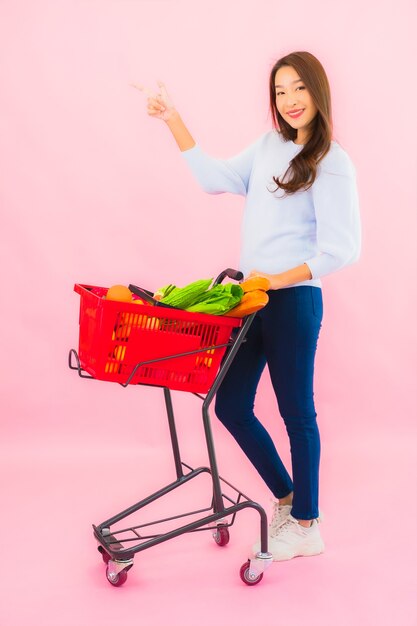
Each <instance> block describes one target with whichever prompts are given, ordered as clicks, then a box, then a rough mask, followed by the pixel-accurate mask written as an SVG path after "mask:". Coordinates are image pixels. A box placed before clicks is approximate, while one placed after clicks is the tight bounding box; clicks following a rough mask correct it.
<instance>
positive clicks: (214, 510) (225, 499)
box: [68, 269, 272, 586]
mask: <svg viewBox="0 0 417 626" xmlns="http://www.w3.org/2000/svg"><path fill="white" fill-rule="evenodd" d="M225 276H229V277H230V278H234V279H235V280H240V279H241V278H239V273H238V272H236V271H235V270H230V269H228V270H225V271H224V272H222V273H221V274H220V275H219V277H218V278H217V279H216V281H215V283H216V284H218V283H220V282H221V281H222V280H223V279H224V277H225ZM240 276H241V275H240ZM254 316H255V314H252V315H249V316H248V317H246V318H245V320H244V322H243V324H242V326H241V327H240V328H239V329H236V330H237V332H236V331H235V334H234V336H233V334H232V337H231V339H230V341H229V342H228V343H227V344H221V345H213V346H210V349H216V348H217V349H218V348H220V347H225V346H227V350H226V353H225V355H224V357H223V360H222V363H221V366H220V369H219V371H218V373H217V375H216V377H215V379H214V382H213V383H212V385H211V387H210V389H209V391H208V392H207V394H206V396H202V395H200V394H198V393H194V392H192V393H193V395H195V396H197V397H199V398H200V399H201V400H202V401H203V404H202V419H203V425H204V433H205V440H206V445H207V451H208V459H209V466H208V467H198V468H196V469H193V468H192V467H191V466H189V465H188V464H187V463H185V462H184V461H183V460H182V458H181V453H180V448H179V441H178V434H177V429H176V425H175V418H174V410H173V404H172V397H171V391H170V389H169V388H168V387H162V389H163V392H164V398H165V406H166V412H167V418H168V425H169V432H170V439H171V445H172V452H173V457H174V464H175V472H176V479H175V480H174V481H173V482H171V483H170V484H168V485H166V486H164V487H162V488H161V489H159V490H158V491H156V492H155V493H152V494H151V495H149V496H148V497H146V498H144V499H142V500H140V501H139V502H137V503H135V504H133V505H132V506H130V507H129V508H127V509H125V510H123V511H121V512H120V513H117V514H116V515H114V516H112V517H110V518H109V519H107V520H105V521H104V522H102V523H101V524H98V525H93V531H94V537H95V538H96V540H97V542H98V550H99V551H100V552H101V554H102V558H103V561H104V562H105V564H106V566H107V568H106V576H107V579H108V581H109V582H110V583H111V584H112V585H113V586H120V585H122V584H123V583H124V582H125V581H126V579H127V572H128V571H129V569H130V568H131V567H132V566H133V559H134V556H135V554H137V553H139V552H141V551H143V550H146V549H148V548H151V547H152V546H155V545H158V544H160V543H163V542H165V541H168V540H169V539H173V538H174V537H178V536H180V535H182V534H184V533H189V532H195V531H200V530H211V531H212V534H213V538H214V540H215V542H216V543H217V544H218V545H219V546H225V545H226V544H227V543H228V542H229V530H228V528H229V527H230V526H232V525H233V523H234V521H235V517H236V514H237V513H238V512H239V511H241V510H243V509H247V508H251V509H255V510H256V511H257V512H258V513H259V515H260V535H261V546H260V548H261V550H260V552H258V553H257V554H256V555H254V556H253V557H252V558H249V559H248V560H247V561H245V563H244V564H243V565H242V566H241V568H240V577H241V579H242V581H243V582H245V583H246V584H247V585H255V584H257V583H259V582H260V581H261V580H262V577H263V572H264V571H265V569H266V568H267V567H268V566H269V565H270V564H271V562H272V555H271V554H270V553H269V552H268V525H267V524H268V522H267V516H266V513H265V510H264V509H263V508H262V506H260V505H259V504H258V503H256V502H254V501H253V500H251V499H250V498H249V497H248V496H246V495H245V494H244V493H242V492H241V491H240V490H239V489H237V488H236V487H234V486H233V485H231V484H230V483H229V482H228V481H226V480H224V479H223V478H222V477H221V476H220V475H219V471H218V466H217V460H216V454H215V447H214V440H213V435H212V429H211V423H210V414H209V407H210V405H211V403H212V401H213V399H214V396H215V394H216V392H217V390H218V389H219V387H220V384H221V382H222V380H223V379H224V377H225V375H226V373H227V370H228V369H229V367H230V365H231V363H232V361H233V359H234V358H235V355H236V353H237V351H238V350H239V347H240V346H241V344H242V342H243V341H244V340H245V336H246V334H247V332H248V330H249V327H250V325H251V323H252V321H253V318H254ZM207 349H208V348H207V347H205V348H203V349H201V350H193V351H191V352H186V353H180V354H175V355H172V356H169V357H163V358H159V359H152V360H149V361H143V362H140V363H137V364H136V366H135V367H134V369H133V371H132V373H131V374H130V376H129V378H128V379H127V381H126V382H125V383H120V384H121V385H122V386H123V387H127V386H128V385H129V384H130V382H131V380H132V378H133V377H134V375H135V373H136V372H137V370H138V369H139V368H140V367H143V366H146V365H149V364H151V363H156V362H159V361H163V360H168V359H172V358H177V357H179V356H185V355H190V354H197V353H199V352H206V351H207ZM68 365H69V367H70V369H73V370H77V371H78V374H79V376H80V377H82V378H90V379H93V380H94V378H93V376H90V375H89V374H88V373H86V372H85V371H84V370H83V369H82V367H81V363H80V360H79V357H78V355H77V352H76V351H75V350H73V349H72V350H70V352H69V358H68ZM153 386H157V385H153ZM203 473H208V474H209V475H210V476H211V480H212V487H213V496H212V502H211V506H210V507H208V508H204V509H199V510H197V511H191V512H188V513H184V514H180V515H176V516H173V517H166V518H164V519H160V520H155V521H153V522H147V523H145V524H141V525H135V526H130V527H128V528H124V529H119V530H113V529H112V526H113V525H115V524H117V523H118V522H120V521H121V520H123V519H125V518H128V517H129V516H131V515H132V514H133V513H136V512H137V511H139V510H140V509H142V508H144V507H146V506H147V505H149V504H151V503H152V502H154V501H155V500H158V499H159V498H162V497H163V496H165V495H167V494H168V493H170V492H172V491H174V490H175V489H177V488H178V487H180V486H182V485H184V484H186V483H188V482H189V481H190V480H192V479H193V478H195V477H197V476H199V475H201V474H203ZM222 483H223V484H225V485H228V487H229V488H231V489H232V491H233V492H234V494H236V495H235V499H233V498H232V497H230V496H229V495H226V494H224V493H223V491H222ZM200 514H201V515H202V517H200V518H198V519H194V520H193V521H191V522H189V523H185V524H183V525H181V526H179V527H177V528H175V529H173V530H170V531H168V532H164V533H152V534H149V535H143V534H141V533H140V532H139V531H141V530H142V529H144V528H149V527H151V526H154V525H157V524H160V523H164V522H169V521H173V520H177V519H180V518H186V517H188V516H194V517H195V516H196V515H200ZM229 518H231V519H230V520H229ZM127 534H129V535H130V536H126V535H127ZM126 544H129V545H128V546H126Z"/></svg>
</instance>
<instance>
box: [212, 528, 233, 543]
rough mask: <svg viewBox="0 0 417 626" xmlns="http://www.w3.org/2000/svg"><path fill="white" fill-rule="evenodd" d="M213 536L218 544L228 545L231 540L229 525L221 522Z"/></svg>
mask: <svg viewBox="0 0 417 626" xmlns="http://www.w3.org/2000/svg"><path fill="white" fill-rule="evenodd" d="M213 538H214V541H215V542H216V543H217V545H218V546H227V544H228V543H229V540H230V535H229V529H228V528H227V526H222V525H220V524H219V526H217V530H216V531H215V532H214V533H213Z"/></svg>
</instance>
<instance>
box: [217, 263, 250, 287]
mask: <svg viewBox="0 0 417 626" xmlns="http://www.w3.org/2000/svg"><path fill="white" fill-rule="evenodd" d="M226 276H227V277H228V278H231V279H232V280H236V281H240V280H242V279H243V274H242V272H240V271H239V270H233V269H232V268H231V267H228V268H227V270H223V272H221V274H219V275H218V276H217V278H216V280H215V281H214V285H218V284H219V283H221V282H223V280H224V279H225V278H226Z"/></svg>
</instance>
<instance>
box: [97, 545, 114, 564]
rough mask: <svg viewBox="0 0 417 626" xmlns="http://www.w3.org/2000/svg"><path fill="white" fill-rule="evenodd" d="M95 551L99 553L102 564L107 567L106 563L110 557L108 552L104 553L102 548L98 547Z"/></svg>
mask: <svg viewBox="0 0 417 626" xmlns="http://www.w3.org/2000/svg"><path fill="white" fill-rule="evenodd" d="M97 550H98V551H99V552H100V554H101V558H102V559H103V561H104V563H105V564H106V565H107V563H108V562H109V561H110V559H111V556H110V554H109V553H108V552H106V551H105V549H104V548H103V546H98V548H97Z"/></svg>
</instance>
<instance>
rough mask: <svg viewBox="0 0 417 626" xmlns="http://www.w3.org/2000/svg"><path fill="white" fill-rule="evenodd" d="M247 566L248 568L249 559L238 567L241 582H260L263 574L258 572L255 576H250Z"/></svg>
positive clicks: (247, 583) (255, 583)
mask: <svg viewBox="0 0 417 626" xmlns="http://www.w3.org/2000/svg"><path fill="white" fill-rule="evenodd" d="M249 568H250V561H246V563H244V564H243V565H242V567H241V568H240V578H241V579H242V580H243V582H244V583H245V584H246V585H257V584H258V583H260V582H261V580H262V578H263V577H264V575H263V574H258V575H257V576H256V575H255V576H250V575H249Z"/></svg>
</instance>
